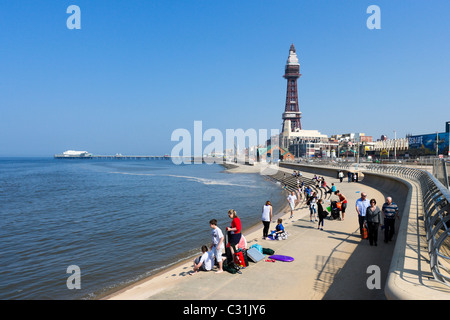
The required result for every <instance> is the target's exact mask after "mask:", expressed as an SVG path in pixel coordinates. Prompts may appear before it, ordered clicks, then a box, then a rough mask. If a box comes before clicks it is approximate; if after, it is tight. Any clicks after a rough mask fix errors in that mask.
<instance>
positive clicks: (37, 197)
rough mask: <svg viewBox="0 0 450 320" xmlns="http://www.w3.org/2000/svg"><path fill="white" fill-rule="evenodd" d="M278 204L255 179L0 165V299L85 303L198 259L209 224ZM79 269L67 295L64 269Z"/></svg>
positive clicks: (129, 167)
mask: <svg viewBox="0 0 450 320" xmlns="http://www.w3.org/2000/svg"><path fill="white" fill-rule="evenodd" d="M266 200H271V201H272V203H273V204H274V210H275V211H276V212H277V210H279V209H280V208H281V205H282V204H284V201H285V200H284V196H283V195H282V193H281V190H280V188H277V187H275V186H274V184H273V183H271V182H269V181H266V180H265V179H264V178H263V177H261V176H259V175H257V174H227V173H224V172H223V168H222V167H221V166H219V165H206V164H204V165H180V166H177V165H174V164H172V162H171V161H168V160H150V161H149V160H139V161H132V160H105V161H102V160H55V159H47V158H45V159H36V158H29V159H0V221H1V224H0V241H1V245H0V299H92V298H95V297H98V296H99V295H102V294H104V293H105V292H109V291H110V290H112V289H115V288H119V287H122V286H124V285H126V284H130V283H133V282H135V281H138V280H140V279H142V278H144V277H147V276H149V275H152V274H154V273H156V272H158V271H161V270H162V269H164V268H167V267H168V266H170V265H173V264H175V263H177V262H179V261H180V260H183V259H185V258H187V257H192V256H193V255H197V254H198V253H199V248H200V246H201V245H202V244H209V242H210V240H211V239H210V230H211V229H210V227H209V220H210V219H212V218H215V219H217V220H218V222H219V227H221V228H222V230H224V228H225V227H226V226H228V225H229V224H230V220H229V218H228V216H227V211H228V210H229V209H230V208H233V209H235V210H236V211H237V212H238V215H239V216H240V217H241V220H242V224H243V228H248V227H250V226H252V225H254V224H256V223H259V221H260V216H261V206H262V205H263V204H264V203H265V201H266ZM70 265H77V266H79V267H80V269H81V289H80V290H76V289H75V290H69V289H68V288H67V285H66V281H67V278H68V277H69V276H70V274H68V273H66V272H67V267H69V266H70Z"/></svg>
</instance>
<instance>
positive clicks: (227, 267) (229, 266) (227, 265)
mask: <svg viewBox="0 0 450 320" xmlns="http://www.w3.org/2000/svg"><path fill="white" fill-rule="evenodd" d="M222 268H223V270H225V271H227V272H229V273H231V274H236V273H237V272H238V271H239V268H238V267H237V266H236V264H234V263H229V262H228V260H226V261H224V262H223V266H222Z"/></svg>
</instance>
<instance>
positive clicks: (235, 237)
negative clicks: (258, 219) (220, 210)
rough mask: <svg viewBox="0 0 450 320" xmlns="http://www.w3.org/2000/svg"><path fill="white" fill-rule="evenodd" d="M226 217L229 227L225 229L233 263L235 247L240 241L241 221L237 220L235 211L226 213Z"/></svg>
mask: <svg viewBox="0 0 450 320" xmlns="http://www.w3.org/2000/svg"><path fill="white" fill-rule="evenodd" d="M228 217H230V219H232V220H231V227H227V232H228V243H229V244H230V250H231V256H232V257H233V261H234V254H235V247H236V245H237V244H238V243H239V241H240V240H241V220H240V219H239V217H238V215H237V214H236V211H235V210H233V209H231V210H229V211H228Z"/></svg>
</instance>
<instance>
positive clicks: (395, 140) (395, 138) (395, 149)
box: [394, 130, 397, 161]
mask: <svg viewBox="0 0 450 320" xmlns="http://www.w3.org/2000/svg"><path fill="white" fill-rule="evenodd" d="M396 142H397V131H395V130H394V160H395V161H397V148H396V145H395V144H396Z"/></svg>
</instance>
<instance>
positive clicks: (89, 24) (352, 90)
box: [0, 0, 450, 156]
mask: <svg viewBox="0 0 450 320" xmlns="http://www.w3.org/2000/svg"><path fill="white" fill-rule="evenodd" d="M373 4H374V5H378V6H379V7H380V9H381V29H379V30H369V29H368V28H367V26H366V20H367V19H368V18H369V17H370V14H368V13H367V12H366V10H367V7H368V6H369V5H373ZM70 5H77V6H79V8H80V9H81V29H80V30H70V29H68V28H67V25H66V21H67V19H68V18H69V17H70V14H68V13H66V10H67V8H68V7H69V6H70ZM292 43H293V44H294V45H295V47H296V49H297V54H298V57H299V60H300V72H301V73H302V77H301V78H300V79H299V82H298V88H299V101H300V111H302V112H303V117H302V127H303V129H317V130H319V131H320V132H322V133H324V134H327V135H332V134H340V133H350V132H364V133H365V134H366V135H371V136H373V137H374V138H375V139H376V138H379V137H380V136H381V135H382V134H385V135H387V136H388V137H393V135H394V130H395V131H396V132H397V137H404V136H405V135H406V134H407V133H411V134H425V133H434V132H436V131H439V132H443V131H444V130H445V128H444V125H445V121H449V120H450V59H449V58H450V1H448V0H432V1H429V0H395V1H392V0H389V1H385V0H371V1H365V0H328V1H321V0H276V1H274V0H141V1H140V0H128V1H122V0H32V1H28V0H27V1H25V0H0V156H53V154H55V153H61V152H63V151H65V150H68V149H75V150H87V151H89V152H91V153H94V154H115V153H122V154H127V155H131V154H141V155H159V154H165V153H168V154H170V152H171V150H172V148H173V147H174V145H175V144H176V142H172V141H171V140H170V138H171V134H172V132H173V131H174V130H175V129H178V128H185V129H187V130H189V131H191V132H193V124H194V121H195V120H201V121H203V130H206V129H208V128H217V129H219V130H222V131H223V132H225V129H227V128H228V129H237V128H242V129H244V130H246V129H249V128H254V129H256V130H258V129H280V130H281V116H282V113H283V111H284V103H285V94H286V80H285V79H284V78H283V77H282V75H283V74H284V66H285V63H286V60H287V57H288V54H289V47H290V45H291V44H292Z"/></svg>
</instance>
